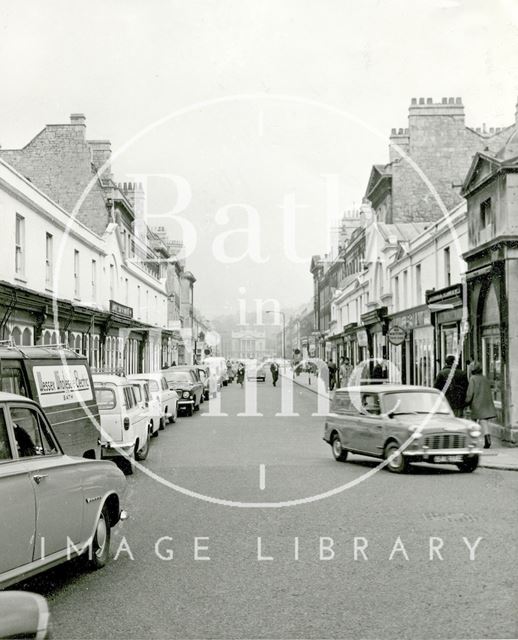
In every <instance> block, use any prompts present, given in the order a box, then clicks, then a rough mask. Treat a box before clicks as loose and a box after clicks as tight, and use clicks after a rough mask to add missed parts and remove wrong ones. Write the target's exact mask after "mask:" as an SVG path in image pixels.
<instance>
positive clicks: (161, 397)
mask: <svg viewBox="0 0 518 640" xmlns="http://www.w3.org/2000/svg"><path fill="white" fill-rule="evenodd" d="M130 379H131V380H146V382H148V383H149V393H150V395H151V397H152V398H153V399H156V400H158V401H159V402H160V407H161V416H162V422H161V424H160V428H161V429H163V428H164V427H165V425H166V423H167V422H173V423H174V422H176V418H177V417H178V395H177V394H176V393H175V391H174V389H170V387H169V385H168V384H167V380H166V379H165V378H164V374H163V373H162V372H160V371H157V372H155V373H151V372H149V373H134V374H132V375H131V376H130Z"/></svg>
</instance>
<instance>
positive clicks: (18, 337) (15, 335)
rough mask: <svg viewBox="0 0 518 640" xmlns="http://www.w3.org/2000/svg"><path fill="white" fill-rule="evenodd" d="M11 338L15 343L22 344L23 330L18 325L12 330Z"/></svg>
mask: <svg viewBox="0 0 518 640" xmlns="http://www.w3.org/2000/svg"><path fill="white" fill-rule="evenodd" d="M11 340H12V341H13V342H14V344H22V332H21V331H20V329H19V328H18V327H14V328H13V330H12V332H11Z"/></svg>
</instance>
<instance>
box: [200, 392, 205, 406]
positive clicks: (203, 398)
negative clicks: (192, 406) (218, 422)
mask: <svg viewBox="0 0 518 640" xmlns="http://www.w3.org/2000/svg"><path fill="white" fill-rule="evenodd" d="M204 402H205V395H204V394H203V393H202V394H201V396H200V404H203V403H204Z"/></svg>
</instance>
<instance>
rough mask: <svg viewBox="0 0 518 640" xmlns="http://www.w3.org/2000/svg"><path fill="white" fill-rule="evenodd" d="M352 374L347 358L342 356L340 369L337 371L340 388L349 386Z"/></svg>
mask: <svg viewBox="0 0 518 640" xmlns="http://www.w3.org/2000/svg"><path fill="white" fill-rule="evenodd" d="M352 373H353V367H352V364H351V362H350V360H349V358H347V357H346V356H342V359H341V362H340V369H339V375H340V386H342V387H344V386H345V387H347V386H348V385H349V379H350V377H351V375H352Z"/></svg>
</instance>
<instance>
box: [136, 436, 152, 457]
mask: <svg viewBox="0 0 518 640" xmlns="http://www.w3.org/2000/svg"><path fill="white" fill-rule="evenodd" d="M148 453H149V433H148V434H147V436H146V442H145V443H144V446H143V447H141V448H140V449H139V450H138V451H137V450H136V449H135V460H139V461H142V460H145V459H146V458H147V454H148Z"/></svg>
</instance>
